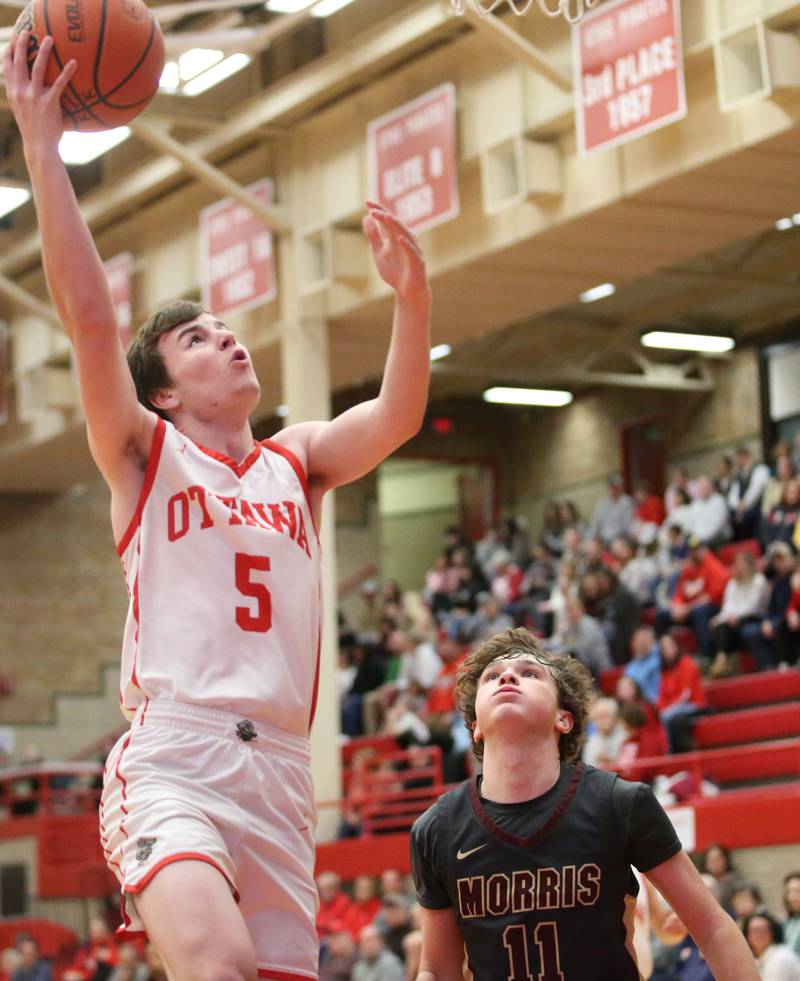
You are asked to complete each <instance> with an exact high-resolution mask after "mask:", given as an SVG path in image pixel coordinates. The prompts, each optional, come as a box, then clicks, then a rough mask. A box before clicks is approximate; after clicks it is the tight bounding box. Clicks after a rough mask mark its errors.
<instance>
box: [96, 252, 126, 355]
mask: <svg viewBox="0 0 800 981" xmlns="http://www.w3.org/2000/svg"><path fill="white" fill-rule="evenodd" d="M103 268H104V269H105V271H106V279H107V280H108V288H109V290H111V302H112V303H113V304H114V314H115V316H116V318H117V327H119V336H120V340H121V341H122V346H123V347H124V348H125V350H126V351H127V349H128V345H129V344H130V342H131V332H132V330H133V323H132V313H131V310H132V281H133V256H132V255H131V253H130V252H120V254H119V255H115V256H114V257H113V259H109V260H108V261H107V262H104V263H103Z"/></svg>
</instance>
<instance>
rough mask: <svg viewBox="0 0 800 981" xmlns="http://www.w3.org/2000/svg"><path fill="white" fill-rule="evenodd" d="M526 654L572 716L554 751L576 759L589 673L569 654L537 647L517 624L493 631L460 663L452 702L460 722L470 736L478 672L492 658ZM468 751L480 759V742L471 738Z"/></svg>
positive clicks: (590, 689) (586, 707)
mask: <svg viewBox="0 0 800 981" xmlns="http://www.w3.org/2000/svg"><path fill="white" fill-rule="evenodd" d="M519 654H528V655H530V656H531V657H532V658H533V659H534V660H536V661H538V662H539V663H540V664H543V665H545V667H546V668H547V669H548V671H549V672H550V674H551V676H552V678H553V681H554V682H555V683H556V688H557V690H558V704H559V706H560V707H561V708H562V709H564V710H565V711H566V712H569V713H570V714H571V715H572V720H573V725H572V729H571V730H570V731H569V732H565V733H562V735H561V736H560V737H559V740H558V753H559V756H560V757H561V759H562V760H564V761H566V762H571V761H572V760H575V759H577V758H578V756H579V754H580V750H581V746H582V745H583V740H584V730H585V728H586V717H587V715H588V711H589V705H590V703H591V701H592V698H593V697H594V685H593V682H592V676H591V674H590V673H589V671H588V670H587V669H586V668H585V667H584V666H583V664H581V662H580V661H579V660H578V659H577V658H575V657H572V656H571V655H569V654H553V653H551V652H550V651H546V650H545V649H544V648H543V647H540V646H539V644H538V643H537V642H536V639H535V637H533V635H532V634H531V633H530V632H529V631H527V630H525V628H524V627H518V628H517V629H515V630H507V631H506V632H505V633H502V634H496V635H495V636H494V637H491V638H490V639H489V640H487V641H486V642H485V643H484V644H482V645H481V646H480V647H479V648H478V649H477V650H476V651H473V653H472V654H470V656H469V657H468V658H467V660H466V661H465V662H464V665H463V667H462V668H461V670H460V671H459V672H458V677H457V678H456V687H455V695H456V705H457V707H458V710H459V712H460V713H461V715H462V717H463V719H464V725H465V726H466V727H467V729H468V730H469V733H470V735H471V736H472V726H473V724H474V722H475V696H476V695H477V692H478V683H479V681H480V679H481V675H482V674H483V672H484V671H485V670H486V668H487V666H488V665H490V664H491V663H492V661H499V660H503V659H504V658H509V657H515V656H517V655H519ZM472 752H473V753H474V754H475V756H476V757H477V759H479V760H480V759H483V743H481V742H478V743H476V742H475V739H474V737H473V740H472Z"/></svg>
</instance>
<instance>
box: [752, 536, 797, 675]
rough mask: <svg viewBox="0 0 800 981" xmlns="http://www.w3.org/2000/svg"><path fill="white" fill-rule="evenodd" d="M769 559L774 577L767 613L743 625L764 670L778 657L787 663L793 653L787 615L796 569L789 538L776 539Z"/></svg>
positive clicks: (777, 659) (768, 572) (768, 552)
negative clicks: (755, 620) (787, 541)
mask: <svg viewBox="0 0 800 981" xmlns="http://www.w3.org/2000/svg"><path fill="white" fill-rule="evenodd" d="M766 559H767V567H766V569H765V572H766V575H767V577H768V578H771V579H772V590H771V592H770V596H769V602H768V603H767V614H766V616H765V617H764V619H763V620H762V621H761V622H760V623H748V624H745V625H744V627H743V628H742V637H743V639H744V642H745V645H746V646H747V649H748V650H749V651H750V652H751V653H752V655H753V657H754V658H755V659H756V663H757V664H758V666H759V668H760V670H762V671H765V670H767V669H769V668H774V667H775V666H776V665H777V664H778V662H779V661H780V662H781V663H788V662H787V660H786V659H787V658H788V657H790V656H791V649H790V645H789V642H788V641H789V638H788V622H787V619H786V615H787V611H788V609H789V603H790V602H791V599H792V575H793V573H794V571H795V560H794V553H793V552H792V547H791V545H788V544H787V543H786V542H773V543H772V545H770V547H769V548H768V549H767V554H766Z"/></svg>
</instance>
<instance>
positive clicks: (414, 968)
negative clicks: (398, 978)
mask: <svg viewBox="0 0 800 981" xmlns="http://www.w3.org/2000/svg"><path fill="white" fill-rule="evenodd" d="M421 958H422V930H419V929H415V930H412V931H411V933H409V934H406V936H405V937H404V938H403V960H404V961H405V963H406V981H416V977H417V975H418V974H419V966H420V959H421Z"/></svg>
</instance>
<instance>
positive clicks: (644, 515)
mask: <svg viewBox="0 0 800 981" xmlns="http://www.w3.org/2000/svg"><path fill="white" fill-rule="evenodd" d="M633 499H634V501H635V502H636V511H635V512H634V516H633V521H632V522H631V528H630V533H631V536H632V537H633V539H634V541H635V542H636V543H637V545H650V544H652V543H653V542H654V541H655V540H656V537H657V535H658V529H659V528H660V527H661V525H662V524H663V523H664V519H665V518H666V516H667V512H666V509H665V508H664V502H663V500H662V499H661V498H660V497H659V496H658V495H657V494H654V493H653V491H652V488H651V487H650V482H649V481H647V480H639V481H637V482H636V485H635V487H634V490H633Z"/></svg>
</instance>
